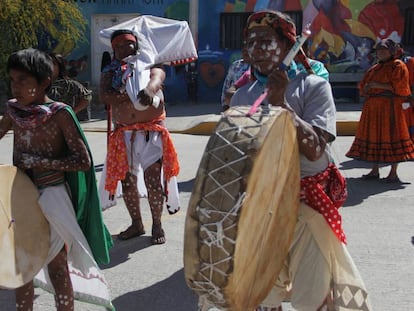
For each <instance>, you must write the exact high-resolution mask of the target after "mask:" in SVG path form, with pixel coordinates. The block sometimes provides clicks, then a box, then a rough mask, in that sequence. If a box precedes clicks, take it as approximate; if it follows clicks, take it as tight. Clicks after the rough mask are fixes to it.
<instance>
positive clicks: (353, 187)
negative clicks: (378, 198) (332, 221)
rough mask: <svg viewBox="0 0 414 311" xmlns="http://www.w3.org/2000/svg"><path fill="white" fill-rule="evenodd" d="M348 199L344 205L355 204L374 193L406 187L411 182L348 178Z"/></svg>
mask: <svg viewBox="0 0 414 311" xmlns="http://www.w3.org/2000/svg"><path fill="white" fill-rule="evenodd" d="M346 182H347V185H348V199H347V200H346V201H345V203H344V205H343V207H347V206H355V205H358V204H361V203H362V201H364V200H365V199H367V198H368V197H370V196H372V195H376V194H379V193H383V192H387V191H394V190H400V189H404V188H406V186H407V185H409V184H411V183H409V182H401V183H386V182H384V181H382V180H362V179H360V178H347V179H346Z"/></svg>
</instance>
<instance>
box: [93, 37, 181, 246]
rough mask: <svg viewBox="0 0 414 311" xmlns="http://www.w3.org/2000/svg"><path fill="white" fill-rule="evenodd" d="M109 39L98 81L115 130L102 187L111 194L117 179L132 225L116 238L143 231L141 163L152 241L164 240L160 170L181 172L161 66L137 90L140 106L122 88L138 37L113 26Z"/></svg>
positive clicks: (166, 176) (166, 177)
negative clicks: (110, 57)
mask: <svg viewBox="0 0 414 311" xmlns="http://www.w3.org/2000/svg"><path fill="white" fill-rule="evenodd" d="M111 44H112V48H113V52H114V58H113V61H112V62H111V64H109V65H108V66H106V67H105V68H104V69H103V71H102V74H101V83H100V99H101V101H102V102H104V103H107V104H108V105H111V107H112V109H111V110H112V121H113V122H114V124H115V130H114V132H113V133H111V134H110V136H109V144H108V155H107V174H106V182H105V189H106V190H108V191H109V193H110V194H111V195H114V194H115V192H116V187H117V184H118V181H119V180H121V183H122V192H123V198H124V201H125V205H126V207H127V209H128V212H129V215H130V217H131V219H132V224H131V225H130V226H129V227H128V228H127V229H126V230H125V231H123V232H121V233H120V234H119V236H118V237H119V238H120V239H121V240H127V239H130V238H133V237H137V236H140V235H143V234H145V230H144V225H143V223H142V218H141V212H140V202H139V193H138V189H137V174H138V169H139V165H141V166H142V169H143V170H144V181H145V185H146V187H147V191H148V201H149V205H150V207H151V214H152V222H153V223H152V238H151V242H152V244H163V243H165V234H164V230H163V228H162V225H161V214H162V209H163V204H164V194H165V193H164V189H165V187H164V188H163V186H162V184H161V169H163V173H164V175H163V176H164V180H165V181H168V180H169V179H170V178H171V177H172V176H176V175H177V174H178V171H179V165H178V159H177V154H176V151H175V149H174V146H173V143H172V141H171V137H170V134H169V132H168V130H167V128H166V127H165V124H164V123H165V108H164V100H163V96H162V86H163V82H164V80H165V72H164V70H163V69H162V67H161V66H154V67H152V68H151V69H150V73H149V82H148V84H147V85H146V86H144V87H143V88H142V89H141V90H140V91H139V93H138V95H137V97H138V99H139V104H138V105H139V106H140V107H141V108H139V109H138V108H136V106H135V104H134V103H133V102H132V101H131V98H130V96H129V94H128V93H127V92H126V91H125V85H123V79H124V80H125V75H124V74H125V69H124V67H125V66H126V65H127V64H126V59H127V57H129V56H133V55H136V54H137V53H138V52H139V51H138V44H139V43H138V38H137V36H136V35H135V34H134V33H133V32H132V31H130V30H126V29H121V30H116V31H114V32H113V34H112V36H111ZM133 74H136V72H135V71H134V72H133ZM156 99H159V103H158V105H154V101H155V100H156Z"/></svg>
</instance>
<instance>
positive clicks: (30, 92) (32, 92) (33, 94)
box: [28, 88, 36, 97]
mask: <svg viewBox="0 0 414 311" xmlns="http://www.w3.org/2000/svg"><path fill="white" fill-rule="evenodd" d="M28 91H29V96H32V97H34V96H36V88H33V89H29V90H28Z"/></svg>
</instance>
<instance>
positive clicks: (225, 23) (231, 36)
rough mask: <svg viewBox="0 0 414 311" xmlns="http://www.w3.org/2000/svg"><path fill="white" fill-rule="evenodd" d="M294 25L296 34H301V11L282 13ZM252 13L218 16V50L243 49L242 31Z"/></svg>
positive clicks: (222, 14)
mask: <svg viewBox="0 0 414 311" xmlns="http://www.w3.org/2000/svg"><path fill="white" fill-rule="evenodd" d="M284 13H286V14H287V15H289V16H290V17H291V18H292V20H293V21H294V22H295V24H296V33H297V34H300V33H301V32H302V21H303V15H302V11H288V12H284ZM250 14H252V12H239V13H221V14H220V48H222V49H234V50H238V49H241V48H242V47H243V29H244V27H245V26H246V21H247V18H248V17H249V16H250Z"/></svg>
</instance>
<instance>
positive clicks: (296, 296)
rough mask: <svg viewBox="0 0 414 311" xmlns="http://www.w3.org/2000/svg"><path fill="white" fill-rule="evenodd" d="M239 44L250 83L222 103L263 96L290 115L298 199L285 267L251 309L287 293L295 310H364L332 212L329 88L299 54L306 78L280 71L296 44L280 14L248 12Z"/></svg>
mask: <svg viewBox="0 0 414 311" xmlns="http://www.w3.org/2000/svg"><path fill="white" fill-rule="evenodd" d="M245 42H246V46H245V48H246V49H247V53H248V58H249V59H248V62H249V63H250V64H251V65H252V66H253V68H254V75H255V77H256V78H257V80H256V81H254V82H250V83H249V84H247V85H246V86H244V87H242V88H240V89H239V90H238V91H237V92H236V93H235V94H234V95H233V97H232V99H231V103H230V104H231V106H242V105H251V104H253V103H254V102H255V100H256V99H257V98H258V97H259V96H260V95H261V94H262V93H263V92H264V91H266V92H267V97H266V99H265V101H264V103H265V104H270V105H273V106H281V107H283V108H285V109H287V110H288V111H290V112H291V114H292V118H294V122H295V126H296V129H297V142H298V145H299V152H300V164H301V194H300V195H301V201H300V207H299V212H298V218H297V223H296V228H295V234H294V238H293V242H292V244H291V246H290V249H289V254H288V257H287V258H286V260H285V266H284V267H283V269H282V271H281V273H280V274H279V277H278V279H277V281H276V283H275V285H274V287H273V289H272V290H271V292H270V293H269V295H268V296H267V298H266V299H265V300H264V301H263V303H262V305H261V306H260V307H259V309H258V310H272V311H275V310H281V303H282V301H284V299H285V298H286V297H287V294H288V290H290V292H291V293H290V296H291V303H292V306H293V307H294V308H295V309H297V310H309V311H315V310H342V309H344V310H345V309H346V310H348V309H352V310H369V309H370V304H369V300H368V298H367V291H366V288H365V285H364V283H363V281H362V279H361V276H360V274H359V272H358V270H357V268H356V267H355V264H354V262H353V260H352V258H351V256H350V255H349V253H348V250H347V248H346V246H345V243H346V239H345V234H344V232H343V230H342V225H341V216H340V214H339V212H338V209H339V207H340V206H341V204H342V203H343V202H344V201H345V199H346V195H347V192H346V183H345V179H344V178H343V177H342V176H341V174H340V172H339V171H338V169H337V168H336V166H335V165H334V163H333V162H332V157H331V154H330V146H329V144H330V143H331V142H332V141H333V140H334V139H335V135H336V116H335V104H334V100H333V97H332V91H331V88H330V85H329V83H328V82H327V81H326V80H324V79H322V78H321V77H318V76H317V75H316V74H313V72H312V69H311V67H310V65H309V62H308V61H307V59H306V56H305V55H304V54H303V53H302V52H299V54H298V58H299V60H300V61H301V62H302V64H303V65H304V66H305V68H306V69H307V71H308V72H307V73H303V72H302V73H298V74H297V75H296V76H295V77H293V78H292V79H291V80H289V79H288V76H287V74H286V71H285V70H282V69H280V68H283V64H282V61H283V60H284V59H285V57H286V56H287V54H288V53H289V50H290V49H291V48H292V46H293V45H294V43H295V42H296V29H295V25H294V23H293V21H292V20H291V19H290V18H289V17H288V16H287V15H285V14H282V13H280V12H274V11H262V12H256V13H253V14H252V15H251V16H250V17H249V19H248V21H247V25H246V29H245ZM275 251H277V250H275ZM347 293H348V294H347ZM346 295H348V296H346Z"/></svg>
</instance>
